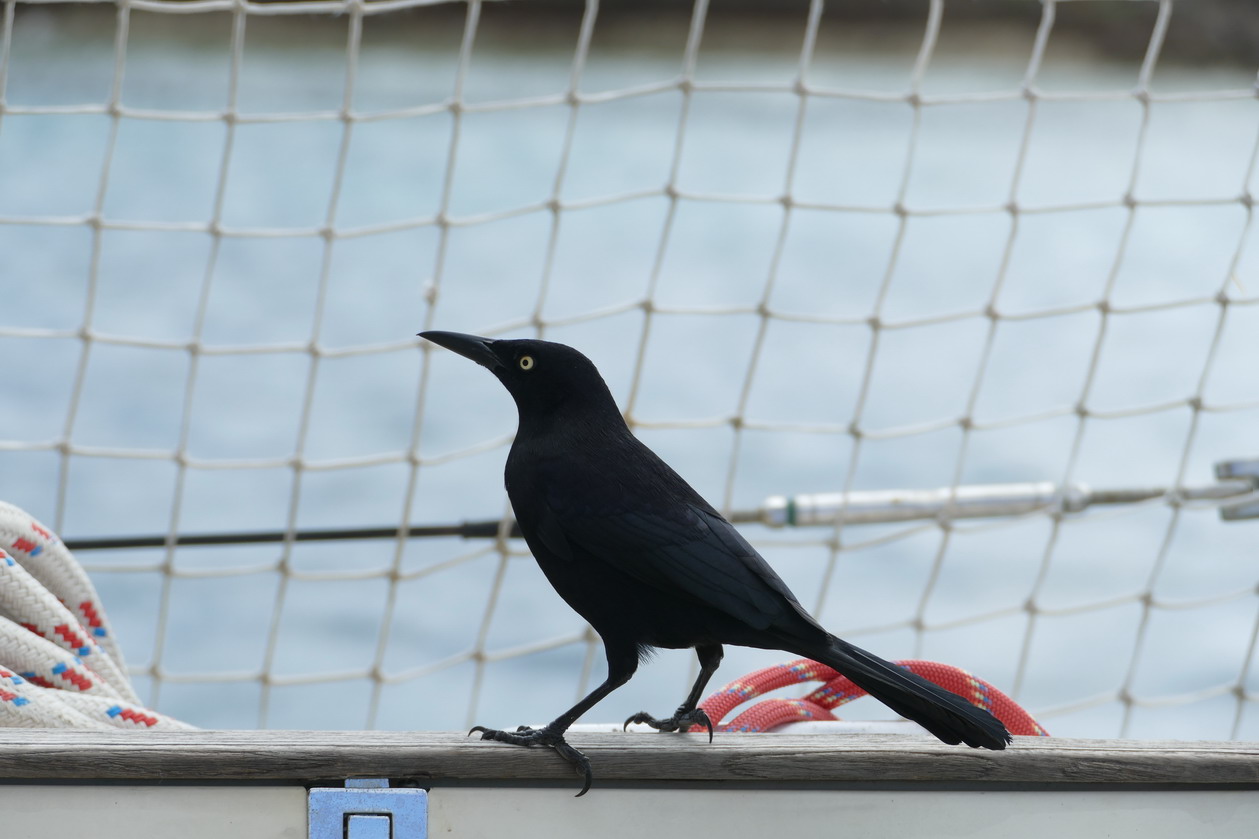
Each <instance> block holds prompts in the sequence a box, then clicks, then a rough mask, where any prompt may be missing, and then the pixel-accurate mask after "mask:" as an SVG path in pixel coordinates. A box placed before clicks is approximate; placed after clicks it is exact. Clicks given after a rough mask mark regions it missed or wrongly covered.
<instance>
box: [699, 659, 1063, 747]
mask: <svg viewBox="0 0 1259 839" xmlns="http://www.w3.org/2000/svg"><path fill="white" fill-rule="evenodd" d="M895 663H896V664H898V665H900V666H901V667H904V668H905V669H906V670H909V671H910V672H912V673H917V674H918V675H919V676H922V677H923V678H924V679H927V680H929V681H932V682H935V683H936V684H937V685H939V686H940V687H942V688H944V689H945V690H949V691H952V692H953V693H956V694H957V695H959V696H961V697H962V698H963V699H966V700H967V701H969V702H970V703H971V704H972V705H975V706H976V707H979V708H983V709H984V710H986V711H989V712H990V713H991V714H992V715H993V716H995V717H996V718H997V719H999V720H1001V722H1003V723H1005V727H1006V728H1008V729H1009V730H1010V733H1011V734H1029V735H1034V736H1037V737H1048V736H1049V732H1047V731H1045V729H1044V728H1043V727H1041V725H1040V723H1038V722H1036V720H1034V719H1032V716H1031V714H1029V713H1027V711H1025V710H1023V708H1022V707H1020V706H1019V704H1018V703H1017V702H1015V701H1014V700H1013V699H1011V698H1010V697H1008V696H1006V695H1005V694H1004V693H1002V692H1001V691H1000V690H998V689H997V688H995V687H993V686H992V685H991V684H989V683H988V682H985V681H984V680H983V679H978V678H976V677H974V676H972V675H971V674H969V673H967V672H966V671H965V670H962V669H960V668H957V667H953V666H952V665H950V664H940V663H939V662H935V661H920V660H916V659H907V660H904V661H897V662H895ZM802 682H823V685H822V686H821V687H820V688H818V689H817V690H815V691H813V692H812V693H810V694H809V695H808V696H806V697H804V698H803V699H765V700H762V701H760V702H758V703H756V704H755V705H753V706H752V707H751V708H749V709H747V710H746V711H744V712H743V713H741V714H739V715H738V716H737V717H735V718H734V719H733V720H731V721H730V722H728V723H724V724H722V725H718V726H717V730H718V731H744V732H755V731H772V730H773V729H775V728H777V727H778V726H781V725H785V724H786V723H789V722H799V721H801V720H833V719H837V718H836V717H835V715H834V714H832V713H831V712H830V711H829V710H828V709H830V708H835V707H837V706H839V705H843V704H844V703H845V702H851V701H852V700H854V699H856V698H858V697H860V696H865V693H866V692H865V691H864V690H862V689H861V688H859V687H857V686H856V685H855V684H853V683H852V681H851V680H850V679H849V678H848V677H847V676H841V675H840V674H839V673H837V672H836V671H835V670H833V669H831V668H830V667H827V666H826V665H825V664H819V663H818V662H816V661H811V660H809V659H807V658H801V659H797V660H796V661H789V662H787V663H786V664H777V665H774V666H773V667H766V668H765V669H763V670H757V671H756V672H755V673H749V674H748V675H746V676H744V677H743V678H741V679H736V680H735V681H733V682H731V683H730V684H728V685H726V686H725V687H724V688H722V689H721V690H719V691H717V692H716V693H713V694H712V695H710V696H709V697H708V698H707V699H705V700H704V701H703V702H701V703H700V707H701V708H703V709H704V710H705V711H706V712H708V716H709V717H710V718H711V719H713V720H714V721H717V720H722V719H724V718H725V716H726V714H728V713H730V711H732V710H733V709H735V708H736V707H738V706H739V705H742V704H743V703H744V702H746V701H747V700H749V699H754V698H755V697H757V696H760V695H761V694H763V693H767V692H769V691H771V690H777V689H778V688H782V687H786V686H788V685H795V684H800V683H802ZM691 730H692V731H698V730H699V728H698V727H693V728H692V729H691Z"/></svg>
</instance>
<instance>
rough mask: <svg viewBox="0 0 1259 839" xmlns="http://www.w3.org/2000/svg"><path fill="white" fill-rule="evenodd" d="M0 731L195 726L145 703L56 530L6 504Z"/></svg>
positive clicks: (1, 539)
mask: <svg viewBox="0 0 1259 839" xmlns="http://www.w3.org/2000/svg"><path fill="white" fill-rule="evenodd" d="M5 549H7V550H5ZM8 551H12V553H9V552H8ZM67 604H73V609H72V608H71V606H70V605H67ZM0 726H5V727H16V728H88V729H92V728H95V729H110V728H123V729H167V730H169V729H177V728H191V726H189V725H187V724H186V723H183V722H180V721H178V720H176V719H173V718H171V717H167V716H165V715H163V714H158V713H156V712H154V711H150V710H148V709H146V708H144V707H142V705H141V704H140V700H139V697H137V696H136V693H135V690H134V689H133V688H132V686H131V682H130V680H129V679H128V678H127V676H126V674H125V672H124V670H123V668H122V656H121V654H120V653H119V652H118V646H117V643H116V642H115V640H114V638H113V634H112V632H111V631H110V628H109V621H108V619H107V618H106V616H105V608H104V606H103V605H102V604H101V602H100V598H99V597H98V595H97V593H96V590H95V588H94V587H93V586H92V583H91V581H90V580H89V579H88V577H87V574H86V573H85V572H84V571H83V569H82V568H81V567H80V566H79V564H78V563H77V562H75V560H74V557H73V556H71V554H70V552H69V551H68V550H67V549H66V547H65V545H63V544H62V543H61V540H60V539H58V538H57V537H56V535H55V534H53V533H52V531H50V530H49V529H48V528H46V527H44V526H43V525H42V524H40V523H39V522H38V521H36V520H35V519H34V518H32V517H31V516H30V515H29V514H27V513H26V512H25V511H23V510H21V509H19V508H18V507H14V506H13V505H12V504H6V503H4V502H0Z"/></svg>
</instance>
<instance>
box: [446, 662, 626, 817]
mask: <svg viewBox="0 0 1259 839" xmlns="http://www.w3.org/2000/svg"><path fill="white" fill-rule="evenodd" d="M604 646H605V648H606V649H607V654H608V677H607V678H606V679H605V680H604V681H603V684H601V685H599V686H598V687H597V688H595V689H594V690H592V691H591V692H590V694H589V695H588V696H587V697H586V698H585V699H583V700H581V701H580V702H578V703H577V704H576V705H574V706H573V707H571V708H569V709H568V710H567V711H565V712H564V713H562V714H560V715H559V716H558V717H556V718H555V719H554V720H552V721H551V722H550V723H548V724H547V725H545V726H543V727H542V728H530V727H529V726H527V725H522V726H520V727H519V728H517V729H516V730H515V731H499V730H497V729H493V728H486V727H485V726H483V725H476V726H473V727H472V730H471V731H469V732H468V733H469V734H473V733H480V735H481V739H482V740H497V741H499V742H500V743H511V744H513V745H516V746H545V747H547V748H549V749H554V750H555V753H556V754H558V755H559V756H560V757H562V758H564V759H565V760H567V761H568V762H569V763H571V764H572V765H573V768H574V769H576V770H577V774H578V775H580V776H581V777H582V780H583V783H582V787H581V792H579V793H577V797H578V798H580V797H581V796H583V795H585V794H586V792H587V791H588V790H589V789H590V783H591V781H593V780H594V775H593V774H592V773H591V771H590V758H588V757H586V756H585V755H584V754H582V753H581V752H579V751H577V750H576V749H574V748H573V747H572V746H570V745H569V744H568V741H567V740H565V739H564V732H566V731H568V728H569V726H571V725H572V724H573V723H574V722H576V721H577V718H578V717H580V716H581V715H582V714H584V713H586V712H587V711H589V710H590V709H591V708H593V707H594V706H595V703H597V702H598V701H599V700H601V699H603V697H605V696H607V695H608V694H609V693H611V692H612V691H614V690H616V689H617V688H619V687H620V686H621V685H623V684H625V683H626V682H628V681H629V680H630V677H631V676H633V675H634V671H635V670H637V669H638V650H637V648H636V647H634V646H633V645H631V646H630V647H629V648H628V649H627V650H625V649H619V648H618V649H615V650H614V649H613V648H612V647H608V646H607V642H606V639H605V641H604Z"/></svg>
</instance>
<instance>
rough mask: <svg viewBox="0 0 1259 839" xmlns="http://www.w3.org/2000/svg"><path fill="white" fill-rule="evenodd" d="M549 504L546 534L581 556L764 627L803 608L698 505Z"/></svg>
mask: <svg viewBox="0 0 1259 839" xmlns="http://www.w3.org/2000/svg"><path fill="white" fill-rule="evenodd" d="M542 506H543V507H544V509H543V510H542V511H541V512H542V517H541V518H542V520H541V521H540V522H539V528H538V533H539V536H540V537H541V538H542V539H543V541H544V542H546V544H547V546H548V547H552V549H553V550H555V549H556V548H559V549H560V550H556V551H555V552H556V553H558V554H561V555H563V554H564V553H567V554H568V555H569V556H571V557H572V558H573V559H574V560H575V561H579V562H606V563H607V564H609V565H611V566H613V567H615V568H616V569H618V570H619V571H621V572H622V573H624V574H626V575H628V576H630V577H633V578H634V579H636V580H639V581H640V582H643V583H646V584H647V585H650V586H652V587H654V588H657V589H659V590H661V591H664V592H668V593H670V594H673V595H675V596H678V597H681V598H683V599H693V600H696V601H699V602H701V603H704V604H705V605H708V606H710V607H712V608H715V609H719V610H721V611H723V612H726V613H727V614H729V615H731V616H733V617H735V618H738V619H739V620H741V621H744V622H746V623H747V624H749V625H750V626H753V627H755V628H757V629H764V628H766V627H768V626H770V625H771V624H773V623H775V622H776V620H777V619H778V618H780V617H781V616H782V614H783V613H784V612H786V611H797V610H799V608H800V607H799V604H798V602H797V601H796V599H795V597H794V595H792V593H791V591H790V590H789V589H788V588H787V586H786V584H785V583H784V582H783V581H782V580H781V579H780V578H779V577H778V575H777V574H775V573H774V570H773V569H772V568H770V566H769V564H768V563H766V562H765V560H764V559H762V558H761V556H760V554H758V553H757V552H756V550H755V549H754V548H753V547H752V546H751V545H749V544H748V543H747V541H746V540H745V539H744V538H743V537H742V536H741V535H740V534H739V532H738V531H737V530H735V529H734V526H733V525H731V524H730V523H729V522H728V521H726V520H725V519H723V518H722V517H721V516H719V515H716V514H715V513H712V512H709V511H707V510H704V509H702V508H700V507H697V506H695V505H690V504H686V505H670V507H669V509H668V510H667V511H666V510H659V511H655V510H651V509H645V510H644V509H639V510H634V511H629V512H617V513H608V514H597V513H594V512H593V511H590V510H584V511H582V513H581V514H580V515H574V514H568V515H566V514H565V511H562V510H561V511H556V510H554V509H553V508H551V507H549V506H546V505H542ZM552 543H555V544H554V546H552Z"/></svg>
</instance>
